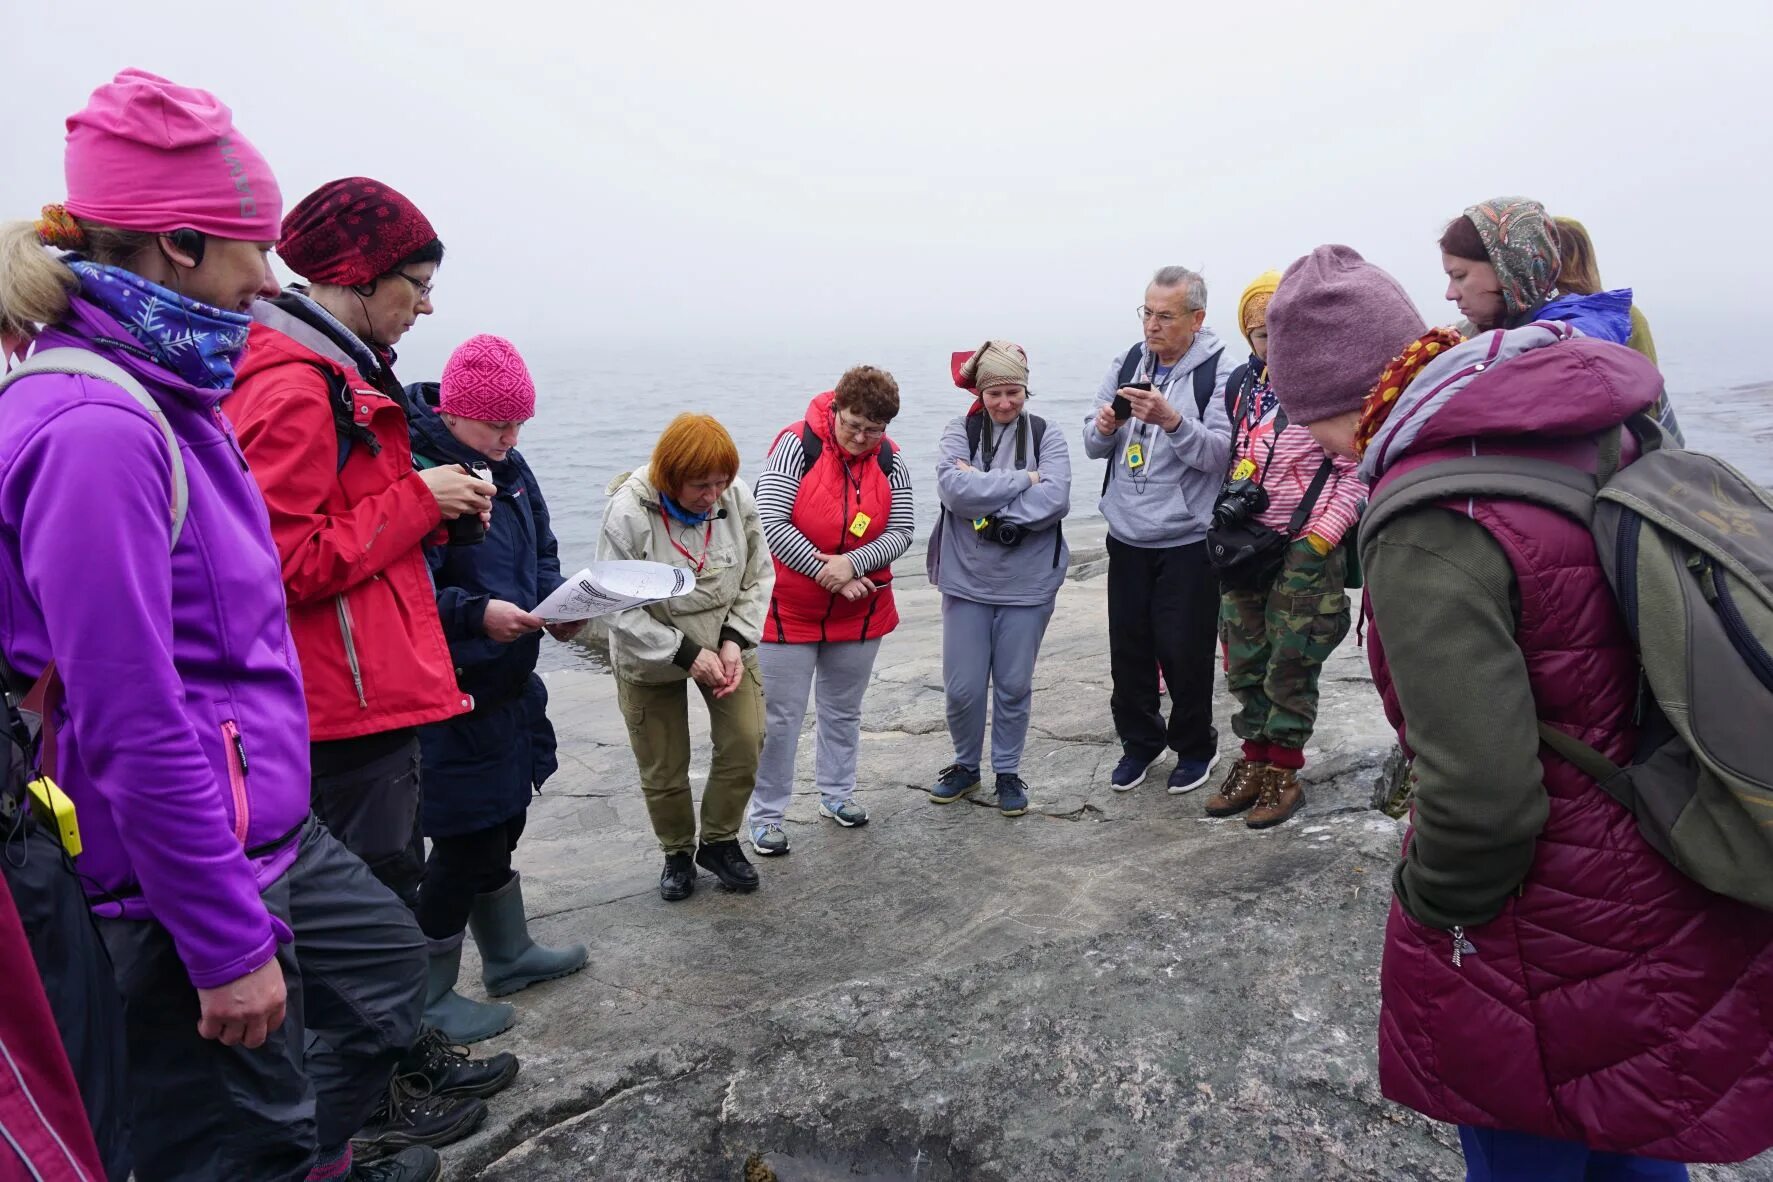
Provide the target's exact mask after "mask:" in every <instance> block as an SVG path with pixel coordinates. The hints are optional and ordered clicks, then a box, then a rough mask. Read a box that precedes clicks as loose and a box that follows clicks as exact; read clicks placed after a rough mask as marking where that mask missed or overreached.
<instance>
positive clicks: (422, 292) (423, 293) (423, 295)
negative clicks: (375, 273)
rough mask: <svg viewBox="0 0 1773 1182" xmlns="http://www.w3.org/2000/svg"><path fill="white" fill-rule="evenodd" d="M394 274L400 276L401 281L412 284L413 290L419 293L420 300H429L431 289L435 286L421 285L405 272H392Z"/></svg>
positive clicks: (429, 284)
mask: <svg viewBox="0 0 1773 1182" xmlns="http://www.w3.org/2000/svg"><path fill="white" fill-rule="evenodd" d="M394 274H396V275H398V276H400V277H401V278H402V279H404V280H406V281H407V282H408V283H410V284H412V288H413V290H414V291H416V292H418V293H419V298H420V299H421V300H428V299H430V298H431V289H432V288H433V287H434V286H436V285H435V284H431V283H421V282H420V281H419V280H417V279H414V278H413V277H412V276H411V275H408V274H407V273H406V272H405V271H396V272H394Z"/></svg>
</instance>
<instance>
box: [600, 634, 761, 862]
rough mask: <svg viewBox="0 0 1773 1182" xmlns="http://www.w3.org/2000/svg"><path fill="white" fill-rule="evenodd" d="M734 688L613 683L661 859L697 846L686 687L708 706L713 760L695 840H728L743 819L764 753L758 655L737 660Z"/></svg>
mask: <svg viewBox="0 0 1773 1182" xmlns="http://www.w3.org/2000/svg"><path fill="white" fill-rule="evenodd" d="M744 665H745V676H744V677H743V678H741V679H740V681H739V688H738V689H736V690H734V691H733V692H732V693H731V694H728V695H727V696H726V697H724V698H716V697H715V696H714V694H713V692H712V691H710V690H707V689H704V688H703V687H702V686H700V685H697V684H696V682H694V681H692V680H688V679H686V680H684V681H672V682H666V683H665V684H663V685H637V684H635V683H633V682H630V681H624V680H622V679H621V678H619V677H618V678H617V679H616V700H617V701H618V702H619V703H620V704H621V707H622V720H623V721H624V722H626V723H627V724H628V741H629V744H630V745H631V746H632V747H633V748H634V762H635V764H636V765H638V767H639V768H640V789H641V791H642V792H644V793H645V794H646V811H647V812H648V814H650V815H651V817H652V821H653V833H654V834H655V835H657V837H658V839H659V848H660V849H662V850H664V851H665V852H666V853H667V854H680V853H690V852H691V851H693V850H694V849H695V848H696V804H695V799H694V798H693V797H692V796H691V795H690V775H689V773H690V731H689V687H690V686H692V685H695V686H696V688H697V689H699V690H701V691H702V700H703V701H705V702H707V703H708V729H709V731H710V732H711V733H712V735H713V739H714V759H713V762H711V763H710V764H709V766H708V784H707V786H706V787H705V788H703V790H702V843H703V844H704V845H705V844H707V843H709V842H715V841H733V840H736V839H737V838H738V836H739V826H740V825H742V824H743V823H744V820H745V806H746V805H747V804H748V803H749V802H750V800H751V789H752V787H753V785H754V784H755V783H756V781H757V758H758V755H759V754H760V753H761V752H762V750H763V688H762V682H761V679H760V678H759V676H758V672H757V654H756V653H755V652H747V653H746V654H745V657H744Z"/></svg>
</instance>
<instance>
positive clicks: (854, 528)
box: [850, 509, 874, 538]
mask: <svg viewBox="0 0 1773 1182" xmlns="http://www.w3.org/2000/svg"><path fill="white" fill-rule="evenodd" d="M873 524H874V518H872V517H870V516H868V514H866V513H864V512H862V511H861V510H860V509H857V510H856V519H855V520H854V521H852V522H850V533H852V534H854V535H855V536H856V537H858V538H859V537H861V536H862V535H863V534H865V533H867V532H868V527H869V526H870V525H873Z"/></svg>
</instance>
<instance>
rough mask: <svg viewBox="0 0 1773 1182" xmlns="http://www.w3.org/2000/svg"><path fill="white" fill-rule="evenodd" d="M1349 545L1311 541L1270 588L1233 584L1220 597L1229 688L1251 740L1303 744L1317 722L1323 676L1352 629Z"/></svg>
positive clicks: (1237, 724)
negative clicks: (1320, 547)
mask: <svg viewBox="0 0 1773 1182" xmlns="http://www.w3.org/2000/svg"><path fill="white" fill-rule="evenodd" d="M1347 574H1348V551H1347V550H1346V549H1345V548H1343V547H1341V546H1338V547H1336V548H1335V549H1334V550H1332V551H1330V553H1329V554H1328V556H1322V555H1319V554H1318V553H1317V551H1315V550H1313V549H1312V548H1311V545H1310V544H1309V543H1308V542H1305V541H1304V540H1300V541H1297V542H1294V543H1293V544H1292V545H1291V546H1289V547H1287V557H1286V561H1285V562H1284V563H1283V564H1282V565H1281V569H1280V572H1279V573H1278V574H1276V575H1275V578H1274V584H1273V585H1272V586H1271V587H1269V588H1268V590H1266V591H1227V592H1226V593H1225V594H1224V596H1223V597H1222V598H1221V600H1220V604H1219V629H1220V635H1221V636H1222V637H1223V638H1224V640H1225V647H1226V654H1227V657H1228V660H1229V664H1228V667H1227V670H1226V674H1225V683H1226V687H1227V688H1228V689H1230V690H1231V692H1232V695H1233V696H1234V697H1236V698H1237V701H1238V705H1239V707H1240V709H1239V710H1238V713H1237V716H1236V717H1234V718H1233V719H1232V720H1231V729H1232V730H1234V731H1235V732H1237V736H1238V738H1240V739H1243V740H1245V741H1246V742H1257V743H1273V744H1275V745H1276V746H1280V747H1288V748H1292V749H1295V750H1297V749H1299V748H1302V747H1304V746H1305V743H1306V741H1307V740H1308V739H1310V738H1311V727H1312V724H1313V723H1314V722H1316V721H1317V678H1318V672H1319V670H1321V669H1322V668H1323V664H1324V662H1325V661H1326V660H1328V659H1329V656H1330V654H1331V653H1333V652H1335V651H1336V646H1337V645H1338V644H1341V643H1342V638H1343V637H1345V636H1347V635H1348V624H1349V613H1348V595H1347V593H1346V591H1345V590H1344V588H1343V582H1344V580H1345V578H1346V577H1347Z"/></svg>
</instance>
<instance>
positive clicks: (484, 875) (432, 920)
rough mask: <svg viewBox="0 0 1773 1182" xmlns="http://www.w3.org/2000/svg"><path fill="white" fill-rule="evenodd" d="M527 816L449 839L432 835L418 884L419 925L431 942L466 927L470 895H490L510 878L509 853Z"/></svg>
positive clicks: (447, 936) (471, 904)
mask: <svg viewBox="0 0 1773 1182" xmlns="http://www.w3.org/2000/svg"><path fill="white" fill-rule="evenodd" d="M528 820H529V813H528V812H527V811H525V812H521V813H518V814H517V815H516V816H515V817H512V818H511V819H510V820H507V821H503V822H501V823H500V824H497V825H494V826H493V827H492V828H490V829H481V830H479V831H477V832H474V833H461V834H457V835H455V836H453V837H433V838H432V839H431V857H430V859H429V860H427V861H426V863H425V880H424V882H423V883H421V884H420V886H419V927H420V928H422V929H423V930H424V933H425V935H426V936H427V937H428V938H430V939H432V940H447V939H448V938H449V937H451V936H454V935H456V934H458V933H460V932H461V931H462V930H464V929H465V928H466V927H467V926H468V912H469V911H471V910H472V909H473V907H474V896H475V895H490V894H491V893H492V892H494V891H496V890H498V889H499V888H500V887H502V886H504V885H505V884H506V883H508V882H510V881H511V855H512V854H513V853H515V852H516V850H517V839H518V838H520V837H522V836H523V826H524V823H525V822H526V821H528Z"/></svg>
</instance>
